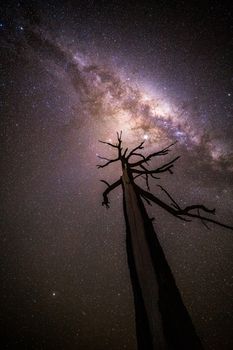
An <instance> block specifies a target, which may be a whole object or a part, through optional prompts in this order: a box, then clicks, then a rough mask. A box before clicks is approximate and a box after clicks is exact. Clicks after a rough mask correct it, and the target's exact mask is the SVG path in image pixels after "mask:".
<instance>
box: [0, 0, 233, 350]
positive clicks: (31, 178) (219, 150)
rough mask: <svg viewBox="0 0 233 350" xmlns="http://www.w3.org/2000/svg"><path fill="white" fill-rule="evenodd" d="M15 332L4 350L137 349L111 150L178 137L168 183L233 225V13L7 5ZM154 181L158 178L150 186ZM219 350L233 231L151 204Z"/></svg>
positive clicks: (4, 186) (4, 184) (9, 321)
mask: <svg viewBox="0 0 233 350" xmlns="http://www.w3.org/2000/svg"><path fill="white" fill-rule="evenodd" d="M1 16H2V17H0V43H1V70H2V72H1V82H0V89H1V90H0V92H1V96H2V97H1V100H0V108H1V140H2V151H3V152H2V162H1V179H0V186H1V194H2V198H3V200H2V203H3V205H2V208H1V218H2V219H3V220H2V223H1V253H0V256H1V260H2V263H1V281H2V282H1V286H2V287H1V311H2V318H1V328H2V329H4V333H5V337H4V339H3V342H4V346H5V347H3V348H4V349H9V348H15V349H18V348H20V347H23V348H30V349H41V348H43V349H54V348H56V349H71V350H72V349H77V348H78V349H85V350H86V349H92V350H98V349H99V350H104V349H106V350H107V349H112V350H120V349H130V350H134V349H136V338H135V321H134V307H133V298H132V290H131V285H130V278H129V271H128V266H127V257H126V251H125V226H124V220H123V214H122V193H121V191H120V190H116V191H115V193H114V192H113V193H112V194H111V196H110V209H109V210H106V209H105V208H103V207H102V206H101V202H102V198H101V197H102V192H103V190H104V188H105V187H104V184H103V183H101V182H100V181H99V180H101V179H105V180H108V181H114V180H117V179H118V178H119V176H120V174H121V170H120V168H119V167H118V166H117V164H114V165H111V166H109V167H107V168H104V169H102V170H99V169H97V167H96V165H97V164H98V163H99V162H101V160H100V159H99V158H98V156H99V155H101V156H106V157H115V155H114V150H111V149H108V147H106V145H103V144H101V143H99V142H98V140H104V141H110V142H113V143H114V142H115V139H116V132H117V131H120V130H122V131H123V145H124V146H125V147H133V146H135V145H136V144H138V143H140V142H141V141H143V140H144V141H145V149H144V152H145V154H146V153H148V152H151V151H152V150H159V149H160V148H161V147H164V146H167V145H168V144H170V143H171V142H175V141H177V143H176V144H175V145H174V146H173V149H172V152H171V153H169V155H167V156H166V159H162V157H161V158H160V159H159V160H158V159H157V160H156V161H155V163H153V162H152V166H153V165H156V166H157V165H158V164H162V163H163V162H166V161H169V160H170V159H173V157H175V156H177V155H180V156H181V157H180V159H179V160H178V161H177V162H176V165H175V167H174V174H173V175H170V174H164V175H163V176H161V180H160V182H158V181H157V182H156V181H154V182H151V184H150V185H151V190H152V192H154V193H155V194H156V195H157V196H158V197H160V198H161V199H163V200H165V201H168V198H166V197H164V194H163V193H161V191H160V190H159V187H158V186H157V184H160V185H163V186H164V187H165V188H166V189H167V190H168V191H169V192H170V193H171V194H172V195H173V196H174V198H175V199H176V200H177V201H178V202H179V203H180V204H181V205H183V206H185V205H189V204H194V203H202V204H205V205H206V206H208V207H210V208H213V207H215V208H216V219H218V220H220V221H222V222H224V223H226V224H232V223H233V221H232V207H233V190H232V188H233V186H232V185H233V184H232V171H233V151H232V150H233V139H232V135H233V123H232V111H233V104H232V98H233V91H232V82H233V81H232V48H231V44H230V43H231V41H230V38H231V34H232V26H231V25H230V22H231V20H232V14H231V12H230V9H229V8H228V7H227V6H225V5H224V2H218V1H217V2H216V3H215V2H214V4H211V5H210V6H205V5H204V4H202V5H201V4H200V6H199V5H198V6H197V5H196V4H190V5H185V4H183V3H182V2H179V4H177V5H175V4H174V5H172V4H169V3H166V2H157V3H156V4H154V2H153V3H149V2H148V3H147V2H146V1H144V2H143V4H139V3H138V2H133V3H131V2H128V3H127V4H121V2H119V3H118V4H116V2H114V1H113V2H111V1H107V2H105V1H101V2H98V4H97V2H95V1H85V2H79V3H78V4H77V3H76V2H72V1H69V2H62V3H59V2H54V1H49V2H48V3H46V4H45V3H42V2H40V1H37V2H36V3H33V4H31V3H30V4H29V3H27V2H24V1H18V2H14V1H12V2H8V3H7V4H6V5H5V6H4V5H3V11H2V15H1ZM140 184H141V185H142V186H144V185H145V184H144V183H143V182H142V183H140ZM148 210H149V213H150V215H151V216H153V217H155V229H156V232H157V233H158V237H159V240H160V242H161V245H162V246H163V249H164V251H165V254H166V256H167V259H168V261H169V264H170V265H171V268H172V270H173V273H174V275H175V278H176V281H177V285H178V287H179V289H180V291H181V294H182V297H183V299H184V302H185V305H186V306H187V308H188V310H189V312H190V315H191V317H192V319H193V322H194V325H195V327H196V329H197V333H198V335H199V336H200V338H201V340H202V342H203V344H204V346H205V348H206V349H213V350H218V349H219V348H221V349H223V350H224V349H225V350H228V349H231V348H232V346H233V343H232V335H231V333H232V324H233V316H232V308H233V305H232V291H233V290H232V288H233V273H232V271H233V266H232V253H233V245H232V242H233V241H232V233H231V231H227V230H225V229H224V228H219V227H215V226H213V225H210V230H208V229H206V228H205V227H204V226H203V225H202V224H201V223H196V222H192V223H181V222H177V221H176V220H175V218H171V217H169V216H168V215H167V214H166V213H164V212H163V210H161V209H159V208H156V207H155V206H154V207H152V208H148Z"/></svg>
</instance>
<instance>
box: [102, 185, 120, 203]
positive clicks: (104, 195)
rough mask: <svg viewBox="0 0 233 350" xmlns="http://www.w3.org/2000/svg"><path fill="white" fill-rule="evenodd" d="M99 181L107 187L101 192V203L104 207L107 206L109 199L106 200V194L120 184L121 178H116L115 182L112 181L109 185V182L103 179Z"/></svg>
mask: <svg viewBox="0 0 233 350" xmlns="http://www.w3.org/2000/svg"><path fill="white" fill-rule="evenodd" d="M101 182H103V183H105V184H106V185H107V186H108V187H107V189H106V190H105V191H104V192H103V199H104V200H103V202H102V205H105V206H106V208H109V200H108V194H109V193H110V192H111V191H112V190H114V189H115V188H117V187H118V186H119V185H121V183H122V180H121V178H120V179H119V180H117V181H116V182H114V183H113V184H111V185H109V183H108V182H107V181H105V180H101Z"/></svg>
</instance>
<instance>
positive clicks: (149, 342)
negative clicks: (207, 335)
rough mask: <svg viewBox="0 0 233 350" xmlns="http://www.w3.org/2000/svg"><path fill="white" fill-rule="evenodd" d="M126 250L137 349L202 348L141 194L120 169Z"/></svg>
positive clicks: (179, 349)
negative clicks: (134, 315)
mask: <svg viewBox="0 0 233 350" xmlns="http://www.w3.org/2000/svg"><path fill="white" fill-rule="evenodd" d="M122 186H123V193H124V215H125V221H126V227H127V251H128V263H129V268H130V275H131V280H132V285H133V292H134V302H135V310H136V329H137V338H138V348H139V349H154V350H155V349H157V350H163V349H174V350H181V349H185V350H187V349H190V350H194V349H195V350H197V349H202V345H201V342H200V340H199V338H198V337H197V335H196V332H195V329H194V327H193V324H192V321H191V319H190V317H189V315H188V312H187V310H186V308H185V306H184V304H183V302H182V299H181V296H180V293H179V291H178V288H177V286H176V283H175V280H174V278H173V275H172V272H171V270H170V268H169V266H168V263H167V261H166V258H165V255H164V253H163V251H162V248H161V246H160V244H159V241H158V238H157V236H156V233H155V231H154V227H153V224H152V222H151V220H150V219H149V217H148V214H147V212H146V209H145V207H144V204H143V202H142V199H141V197H140V195H139V194H138V193H137V190H136V187H135V186H134V183H133V182H131V179H130V177H129V174H128V172H127V167H126V168H125V169H124V170H123V176H122Z"/></svg>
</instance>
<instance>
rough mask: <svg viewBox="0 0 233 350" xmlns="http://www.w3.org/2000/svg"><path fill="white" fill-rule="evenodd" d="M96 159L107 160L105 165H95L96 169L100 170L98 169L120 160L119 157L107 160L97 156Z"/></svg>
mask: <svg viewBox="0 0 233 350" xmlns="http://www.w3.org/2000/svg"><path fill="white" fill-rule="evenodd" d="M98 158H100V159H105V160H107V163H105V164H97V165H96V166H97V168H98V169H100V168H105V167H106V166H108V165H109V164H111V163H114V162H117V161H118V160H120V158H119V157H118V158H116V159H108V158H104V157H100V156H98Z"/></svg>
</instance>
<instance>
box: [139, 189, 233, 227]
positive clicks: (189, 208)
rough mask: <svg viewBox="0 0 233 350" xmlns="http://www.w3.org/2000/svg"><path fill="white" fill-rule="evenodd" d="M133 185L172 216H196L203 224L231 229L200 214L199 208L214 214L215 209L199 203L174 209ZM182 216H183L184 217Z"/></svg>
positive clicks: (180, 217)
mask: <svg viewBox="0 0 233 350" xmlns="http://www.w3.org/2000/svg"><path fill="white" fill-rule="evenodd" d="M135 186H136V189H137V191H138V193H139V194H140V195H141V196H142V197H143V198H144V199H145V197H146V198H147V199H148V200H150V201H152V202H154V203H156V204H158V205H159V206H160V207H161V208H163V209H165V210H166V211H168V212H169V213H170V214H172V215H173V216H175V217H177V218H178V219H180V220H185V221H190V220H188V219H186V217H189V218H196V219H199V220H201V221H202V222H205V224H206V222H212V223H213V224H216V225H219V226H222V227H225V228H228V229H230V230H233V227H232V226H230V225H226V224H223V223H221V222H219V221H217V220H213V219H212V218H208V217H206V216H203V215H200V210H202V211H205V212H207V213H209V214H212V215H214V214H215V209H208V208H206V207H205V206H204V205H199V204H196V205H190V206H187V207H185V208H184V209H181V208H180V207H179V208H180V209H175V208H173V207H171V206H169V205H168V204H166V203H164V202H163V201H161V200H160V199H159V198H157V197H156V196H154V195H153V194H152V193H150V192H147V191H145V190H143V189H142V188H140V187H139V186H137V185H136V184H135ZM169 198H172V197H171V196H170V195H169ZM195 209H197V214H194V213H192V212H191V211H192V210H195ZM183 216H185V218H184V217H183Z"/></svg>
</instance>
